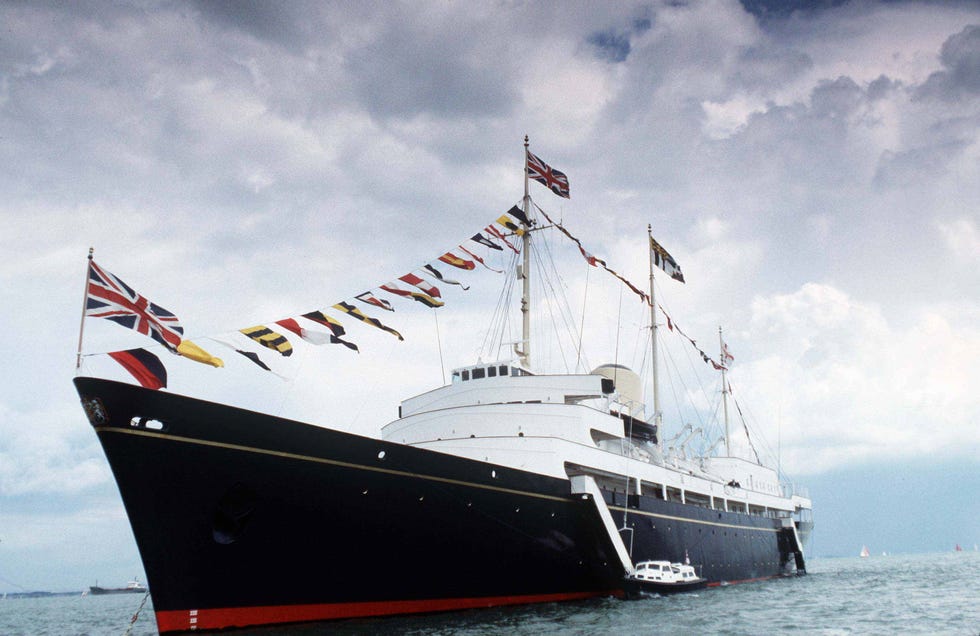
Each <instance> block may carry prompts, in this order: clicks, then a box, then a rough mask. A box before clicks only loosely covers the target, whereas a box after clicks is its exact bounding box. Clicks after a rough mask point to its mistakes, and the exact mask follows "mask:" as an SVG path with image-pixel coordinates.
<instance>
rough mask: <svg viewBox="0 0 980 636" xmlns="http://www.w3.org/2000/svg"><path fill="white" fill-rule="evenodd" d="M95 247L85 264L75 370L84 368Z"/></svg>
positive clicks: (89, 249)
mask: <svg viewBox="0 0 980 636" xmlns="http://www.w3.org/2000/svg"><path fill="white" fill-rule="evenodd" d="M94 253H95V248H94V247H90V248H88V264H87V265H86V266H85V295H84V296H82V319H81V321H80V323H79V326H78V354H77V355H76V356H75V371H76V372H77V371H78V370H79V369H81V368H82V336H83V335H84V334H85V308H86V306H87V305H88V281H89V272H90V271H91V269H92V255H93V254H94Z"/></svg>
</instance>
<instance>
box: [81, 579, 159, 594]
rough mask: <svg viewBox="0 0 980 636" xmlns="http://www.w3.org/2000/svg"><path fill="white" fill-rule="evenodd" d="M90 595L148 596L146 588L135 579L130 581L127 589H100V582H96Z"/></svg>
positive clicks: (90, 589)
mask: <svg viewBox="0 0 980 636" xmlns="http://www.w3.org/2000/svg"><path fill="white" fill-rule="evenodd" d="M88 593H89V594H94V595H96V596H99V595H102V594H146V586H145V585H143V584H141V583H140V582H139V581H138V580H135V579H134V580H132V581H130V582H129V583H128V584H127V585H126V587H99V582H98V581H96V582H95V585H92V586H90V587H89V588H88Z"/></svg>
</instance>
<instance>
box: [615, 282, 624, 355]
mask: <svg viewBox="0 0 980 636" xmlns="http://www.w3.org/2000/svg"><path fill="white" fill-rule="evenodd" d="M622 319H623V288H622V287H620V288H619V308H618V309H617V311H616V352H615V354H614V355H613V363H615V364H619V332H620V328H621V327H622V324H623V320H622Z"/></svg>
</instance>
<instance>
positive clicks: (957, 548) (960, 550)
mask: <svg viewBox="0 0 980 636" xmlns="http://www.w3.org/2000/svg"><path fill="white" fill-rule="evenodd" d="M956 551H957V552H962V551H963V548H961V547H960V544H959V543H957V544H956Z"/></svg>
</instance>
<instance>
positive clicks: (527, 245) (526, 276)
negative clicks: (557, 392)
mask: <svg viewBox="0 0 980 636" xmlns="http://www.w3.org/2000/svg"><path fill="white" fill-rule="evenodd" d="M529 145H530V142H529V140H528V136H527V135H524V218H526V219H528V221H530V219H531V216H530V212H531V194H530V188H529V183H530V179H529V177H528V170H527V153H528V146H529ZM530 230H531V228H530V227H528V228H526V229H525V231H524V235H523V236H522V237H521V238H522V240H523V243H522V245H521V250H522V251H523V254H522V256H523V265H522V266H521V279H522V280H523V284H524V286H523V293H522V295H521V318H522V327H521V346H522V349H521V351H520V352H519V354H520V356H521V362H522V363H523V364H524V367H525V368H526V369H528V370H529V371H530V369H531V278H530V273H531V231H530Z"/></svg>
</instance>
